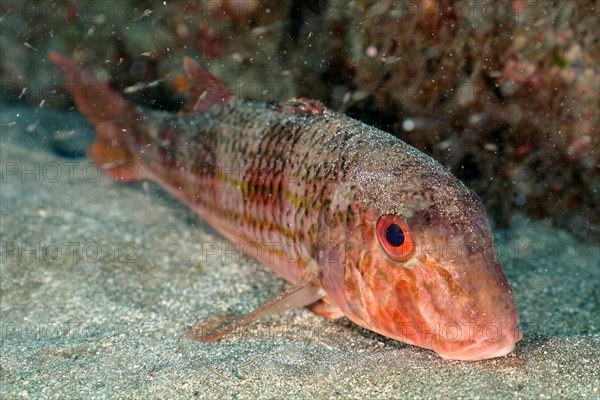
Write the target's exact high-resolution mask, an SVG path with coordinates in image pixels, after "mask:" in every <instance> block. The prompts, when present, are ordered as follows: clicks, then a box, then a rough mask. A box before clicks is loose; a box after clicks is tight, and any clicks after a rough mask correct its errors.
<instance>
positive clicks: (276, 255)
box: [50, 52, 521, 360]
mask: <svg viewBox="0 0 600 400" xmlns="http://www.w3.org/2000/svg"><path fill="white" fill-rule="evenodd" d="M50 59H51V60H52V61H53V62H54V63H56V64H57V65H58V66H59V67H60V68H62V70H63V71H64V72H65V77H66V78H65V81H66V84H67V88H68V90H69V91H70V92H71V94H72V95H73V97H74V100H75V104H76V105H77V107H78V109H79V110H80V111H81V112H82V113H83V114H85V115H86V116H87V117H88V118H89V119H90V121H91V122H92V123H94V125H95V126H96V141H95V142H94V143H93V145H92V146H91V147H90V149H89V151H88V154H89V156H90V157H91V158H92V159H93V160H94V161H95V162H97V163H98V164H99V165H100V166H101V167H102V169H103V170H104V171H105V173H106V174H108V175H111V176H114V177H116V178H118V179H119V180H122V181H135V180H139V179H150V180H153V181H155V182H157V183H158V184H160V185H161V186H162V187H164V188H165V189H166V190H167V191H169V192H170V193H171V194H173V195H174V196H175V197H177V198H178V199H180V200H181V201H182V202H184V203H185V204H187V205H188V206H189V207H191V208H192V209H193V210H194V211H196V212H197V213H198V214H200V215H201V216H202V217H203V218H204V219H205V220H206V221H207V222H208V223H209V224H210V225H211V226H212V227H213V228H214V229H215V230H217V231H218V232H220V233H221V234H222V235H223V236H224V237H226V238H227V239H229V240H230V241H232V242H235V243H238V244H240V245H242V248H244V249H249V250H248V253H249V255H251V256H253V257H255V258H257V259H258V260H259V261H260V262H261V263H263V264H264V265H266V266H268V267H270V268H271V269H273V270H274V271H275V272H277V273H278V274H279V275H280V276H282V277H283V278H284V279H286V280H287V281H289V282H290V283H291V284H292V285H293V286H292V287H291V288H290V289H288V290H286V291H285V292H284V293H282V294H281V295H280V296H278V297H277V298H276V299H273V300H272V301H271V302H269V303H268V304H266V305H264V306H263V307H261V308H259V309H258V310H256V311H254V312H253V313H251V314H249V315H247V316H243V317H240V318H239V319H238V320H237V321H236V322H234V323H232V324H230V325H227V326H225V327H221V328H219V329H217V330H214V331H205V330H204V329H203V328H202V329H199V330H198V331H196V333H195V334H194V337H195V338H196V339H197V340H200V341H211V340H215V339H217V338H220V337H221V336H223V335H224V334H226V333H228V332H231V331H232V330H234V329H236V328H238V327H239V326H241V325H243V324H245V323H247V322H249V321H251V320H253V319H254V318H256V317H258V316H259V315H261V314H264V313H266V312H273V311H278V310H282V309H285V308H290V307H303V306H305V307H307V308H309V309H310V310H312V311H313V312H315V313H317V314H319V315H322V316H324V317H327V318H339V317H342V316H346V317H348V318H349V319H351V320H352V321H354V322H355V323H356V324H358V325H360V326H363V327H365V328H367V329H370V330H372V331H375V332H378V333H380V334H382V335H385V336H388V337H391V338H394V339H397V340H400V341H402V342H406V343H411V344H414V345H417V346H421V347H425V348H428V349H433V350H434V351H436V352H437V353H438V354H439V355H440V356H442V357H444V358H449V359H458V360H480V359H485V358H492V357H499V356H503V355H505V354H508V353H509V352H511V351H512V350H513V348H514V347H515V343H516V342H517V341H519V340H520V339H521V332H520V331H519V329H518V327H517V325H518V321H519V319H518V314H517V308H516V305H515V302H514V299H513V295H512V291H511V288H510V286H509V284H508V282H507V280H506V278H505V276H504V274H503V272H502V269H501V267H500V265H499V263H498V260H497V258H496V254H495V250H494V244H493V241H492V235H491V232H490V228H489V224H488V221H487V218H486V212H485V208H484V206H483V204H482V202H481V200H480V199H479V198H478V197H477V196H476V195H475V194H474V193H473V192H472V191H470V190H469V189H468V188H466V187H465V186H464V185H463V184H462V183H461V182H460V181H459V180H458V179H456V178H455V177H453V176H452V175H451V174H450V173H448V172H447V171H446V170H445V169H444V168H443V167H442V166H441V165H440V164H438V163H437V162H436V161H434V160H433V159H431V158H430V157H428V156H426V155H425V154H423V153H421V152H419V151H418V150H416V149H414V148H413V147H411V146H409V145H407V144H405V143H404V142H402V141H401V140H399V139H397V138H395V137H394V136H392V135H390V134H388V133H385V132H382V131H380V130H378V129H375V128H373V127H371V126H368V125H365V124H363V123H361V122H359V121H356V120H353V119H352V118H349V117H347V116H345V115H343V114H339V113H337V112H334V111H332V110H329V109H327V108H325V107H324V106H323V105H322V104H321V103H319V102H317V101H312V100H306V99H292V100H289V101H287V102H282V103H277V102H273V103H268V104H259V103H252V102H244V101H239V100H235V99H234V98H233V96H232V95H231V94H230V93H229V92H228V91H227V88H226V86H225V84H223V83H222V82H221V81H219V80H218V79H217V78H215V77H214V76H212V75H211V74H210V73H208V71H206V70H205V69H204V68H202V67H201V66H200V65H198V64H197V63H195V62H194V61H193V60H192V59H191V58H187V57H186V58H184V68H185V70H186V72H187V74H188V77H189V82H190V83H191V87H190V88H189V93H190V97H193V102H192V103H191V104H190V105H189V106H188V107H187V108H185V111H184V112H182V113H180V114H170V113H165V112H159V111H154V110H147V109H143V108H142V107H139V106H135V105H133V104H130V103H128V102H126V101H125V100H124V99H123V98H122V97H121V96H119V95H118V94H116V93H115V92H113V91H112V90H111V89H110V88H109V87H108V86H107V85H105V84H102V83H100V82H98V81H97V80H96V79H95V78H93V77H92V76H91V75H90V74H88V73H85V72H83V71H82V69H81V68H80V67H79V66H77V65H75V64H74V63H73V62H72V61H70V60H69V59H67V58H66V57H64V56H62V55H60V54H59V53H56V52H52V53H50ZM90 93H92V94H94V95H93V96H92V95H90Z"/></svg>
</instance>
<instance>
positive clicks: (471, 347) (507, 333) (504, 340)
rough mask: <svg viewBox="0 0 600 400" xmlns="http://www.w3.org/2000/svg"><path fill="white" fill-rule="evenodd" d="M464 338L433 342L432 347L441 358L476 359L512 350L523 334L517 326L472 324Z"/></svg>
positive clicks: (507, 352) (493, 356)
mask: <svg viewBox="0 0 600 400" xmlns="http://www.w3.org/2000/svg"><path fill="white" fill-rule="evenodd" d="M466 333H467V335H468V336H467V337H465V338H464V339H472V340H464V341H463V340H457V341H448V342H443V343H437V344H436V343H434V344H433V349H434V350H435V351H436V352H437V353H438V354H439V355H440V356H441V357H443V358H446V359H449V360H462V361H477V360H485V359H489V358H495V357H502V356H505V355H507V354H509V353H510V352H511V351H513V350H514V348H515V345H516V343H517V342H518V341H519V340H521V339H522V337H523V334H522V333H521V331H520V330H519V328H518V327H517V326H516V325H515V326H508V327H504V328H500V327H498V326H493V325H487V326H481V327H480V326H473V327H472V329H470V330H469V331H467V332H466Z"/></svg>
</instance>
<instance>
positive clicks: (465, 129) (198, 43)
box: [0, 0, 600, 240]
mask: <svg viewBox="0 0 600 400" xmlns="http://www.w3.org/2000/svg"><path fill="white" fill-rule="evenodd" d="M0 7H1V10H0V29H1V30H2V31H1V33H0V50H1V52H2V57H1V59H0V89H1V95H2V100H3V101H5V102H13V101H26V102H28V103H30V104H32V105H35V106H39V107H57V108H66V107H69V106H70V99H69V97H68V95H66V94H65V92H64V88H63V87H62V86H61V82H62V78H61V77H60V74H59V73H58V71H56V68H55V67H54V66H53V65H52V64H51V63H49V62H48V60H47V56H46V55H47V52H48V51H49V50H58V51H61V52H63V53H66V54H67V55H69V56H70V57H72V58H74V59H75V60H76V61H77V62H80V63H83V64H85V65H87V66H89V68H90V70H91V71H93V72H94V73H95V74H96V75H97V76H98V77H100V78H101V79H105V80H111V83H112V84H113V85H114V86H115V87H116V88H117V89H119V90H121V91H124V92H125V93H126V94H127V96H128V97H129V98H130V99H131V100H132V101H136V102H138V103H142V104H145V105H148V106H150V107H156V108H162V109H168V110H177V109H179V108H180V107H181V104H182V98H183V96H182V94H183V92H184V91H185V88H186V81H185V78H184V77H183V75H182V69H181V57H182V56H183V55H190V56H193V57H197V58H199V59H200V60H202V62H204V63H205V64H206V65H207V66H208V68H209V69H210V70H211V71H212V72H213V73H215V74H216V75H217V76H219V77H221V78H222V79H223V80H224V81H225V82H227V84H228V85H229V86H230V88H231V90H232V91H233V92H234V93H236V95H238V96H239V97H241V98H246V99H253V100H258V101H267V100H272V99H286V98H289V97H293V96H303V97H309V98H315V99H319V100H321V101H323V102H325V103H326V104H327V105H328V106H330V107H332V108H334V109H336V110H340V111H342V112H345V113H348V114H350V115H351V116H353V117H355V118H357V119H360V120H363V121H365V122H367V123H369V124H372V125H375V126H378V127H380V128H381V129H383V130H386V131H388V132H391V133H393V134H394V135H397V136H399V137H401V138H402V139H403V140H405V141H406V142H408V143H410V144H412V145H414V146H416V147H418V148H419V149H421V150H423V151H425V152H426V153H428V154H430V155H432V156H433V157H434V158H436V159H437V160H439V161H441V162H442V163H443V164H444V165H446V166H447V167H448V168H449V169H450V170H451V171H452V172H453V173H454V174H455V175H456V176H458V177H459V178H460V179H462V180H463V181H464V182H465V183H466V184H467V185H468V186H470V187H471V188H473V189H474V190H475V191H476V192H477V193H478V194H479V195H480V196H481V197H482V198H483V199H484V201H485V203H486V204H487V206H488V211H489V212H490V214H491V216H492V217H493V219H494V221H495V223H496V225H499V226H509V225H511V224H512V223H514V220H515V218H518V217H515V215H522V214H527V215H529V216H532V217H535V218H550V219H551V220H552V222H553V223H554V224H555V225H557V226H561V227H564V228H567V229H569V230H570V231H572V232H574V233H575V234H577V235H579V236H582V237H587V238H590V239H594V240H595V239H597V238H598V237H600V204H599V199H600V194H599V193H598V192H599V187H600V135H599V134H598V126H599V125H598V124H599V115H600V111H599V108H600V106H599V104H600V83H599V82H600V69H599V66H598V60H599V59H600V33H599V31H600V30H599V29H598V21H599V12H600V11H599V10H598V3H597V2H596V1H583V0H582V1H546V0H541V1H530V0H500V1H493V2H492V1H472V0H469V1H451V0H440V1H431V0H423V1H412V0H410V1H395V2H392V1H379V2H371V1H349V2H346V1H284V2H277V1H253V0H246V1H234V0H203V1H201V0H199V1H178V2H175V1H165V2H155V1H115V2H113V1H103V0H94V1H73V0H66V1H34V0H28V1H11V0H5V1H2V3H1V6H0ZM34 130H35V129H34ZM56 132H58V133H59V134H60V131H59V130H52V129H46V130H45V131H44V132H43V135H41V136H44V137H45V140H46V142H51V143H55V142H56V141H58V142H59V143H62V142H61V140H62V138H61V137H59V138H58V139H56V138H52V137H48V135H50V136H52V135H54V134H56ZM34 133H35V132H34ZM67 142H68V140H67ZM66 146H67V147H68V146H71V145H70V144H69V143H67V144H66ZM57 148H58V151H59V153H60V152H61V151H63V152H64V149H63V148H62V147H61V146H58V147H57Z"/></svg>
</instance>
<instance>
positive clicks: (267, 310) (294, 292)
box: [191, 276, 324, 343]
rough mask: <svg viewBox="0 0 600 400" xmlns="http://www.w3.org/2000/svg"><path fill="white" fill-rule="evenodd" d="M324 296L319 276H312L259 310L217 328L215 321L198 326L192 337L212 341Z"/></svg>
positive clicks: (200, 340)
mask: <svg viewBox="0 0 600 400" xmlns="http://www.w3.org/2000/svg"><path fill="white" fill-rule="evenodd" d="M323 296H324V293H323V289H321V287H320V285H319V284H318V278H317V276H311V277H309V278H305V279H303V280H302V281H300V282H298V283H297V284H296V285H294V286H292V287H291V288H289V289H287V290H285V291H284V292H283V293H281V294H280V295H279V296H277V297H276V298H274V299H273V300H271V301H269V302H268V303H267V304H265V305H263V306H261V307H260V308H258V309H257V310H254V311H252V312H251V313H250V314H247V315H240V316H239V317H238V318H236V319H234V321H233V322H231V323H227V322H225V321H221V322H222V323H220V324H217V327H216V328H215V327H214V325H215V324H213V323H205V324H202V325H200V326H198V327H197V328H196V329H194V331H193V332H192V333H191V337H192V338H193V339H194V340H197V341H199V342H204V343H207V342H212V341H214V340H217V339H220V338H222V337H223V336H225V335H226V334H228V333H230V332H233V331H235V330H237V329H238V328H240V327H242V326H244V325H246V324H247V323H249V322H251V321H253V320H255V319H256V318H258V317H260V316H262V315H266V314H272V313H276V312H281V311H285V310H289V309H291V308H300V307H305V306H307V305H309V304H312V303H314V302H316V301H317V300H319V299H320V298H322V297H323Z"/></svg>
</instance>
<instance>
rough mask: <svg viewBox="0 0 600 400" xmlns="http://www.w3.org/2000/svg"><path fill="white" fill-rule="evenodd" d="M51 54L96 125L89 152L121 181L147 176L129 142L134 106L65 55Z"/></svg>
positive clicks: (106, 170) (50, 56)
mask: <svg viewBox="0 0 600 400" xmlns="http://www.w3.org/2000/svg"><path fill="white" fill-rule="evenodd" d="M48 56H49V58H50V60H52V62H54V64H56V65H57V66H58V67H60V68H61V69H62V70H63V72H64V74H65V84H66V87H67V90H68V91H69V92H70V93H71V95H72V96H73V99H74V101H75V105H76V106H77V109H78V110H79V111H80V112H81V113H82V114H84V115H86V116H87V117H88V118H89V120H90V121H91V122H92V123H93V124H94V125H95V126H96V140H95V141H94V143H93V144H92V146H91V147H90V148H89V149H88V152H87V153H88V156H89V157H90V158H91V159H92V160H94V161H95V162H96V163H97V164H98V165H99V166H100V167H101V168H102V170H103V171H104V172H105V173H106V174H108V175H110V176H112V177H114V178H115V179H117V180H119V181H125V182H130V181H136V180H139V179H144V178H146V174H145V173H144V169H143V168H142V167H141V164H140V163H139V162H136V158H135V157H134V155H133V154H131V153H130V152H129V150H128V146H127V135H129V134H130V130H129V128H128V125H129V123H128V121H134V120H135V119H134V118H132V117H133V116H134V113H135V111H134V109H133V106H132V105H131V104H130V103H128V102H127V101H126V100H125V99H124V98H123V97H121V96H120V95H119V94H117V93H116V92H114V91H113V90H112V89H111V88H110V87H109V86H108V85H107V84H105V83H102V82H100V81H98V80H97V79H96V78H94V77H93V76H92V75H91V74H89V73H87V72H85V71H83V70H82V69H81V67H79V66H77V65H75V64H74V63H73V61H71V60H69V59H68V58H67V57H65V56H64V55H62V54H60V53H58V52H56V51H51V52H50V53H49V55H48Z"/></svg>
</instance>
